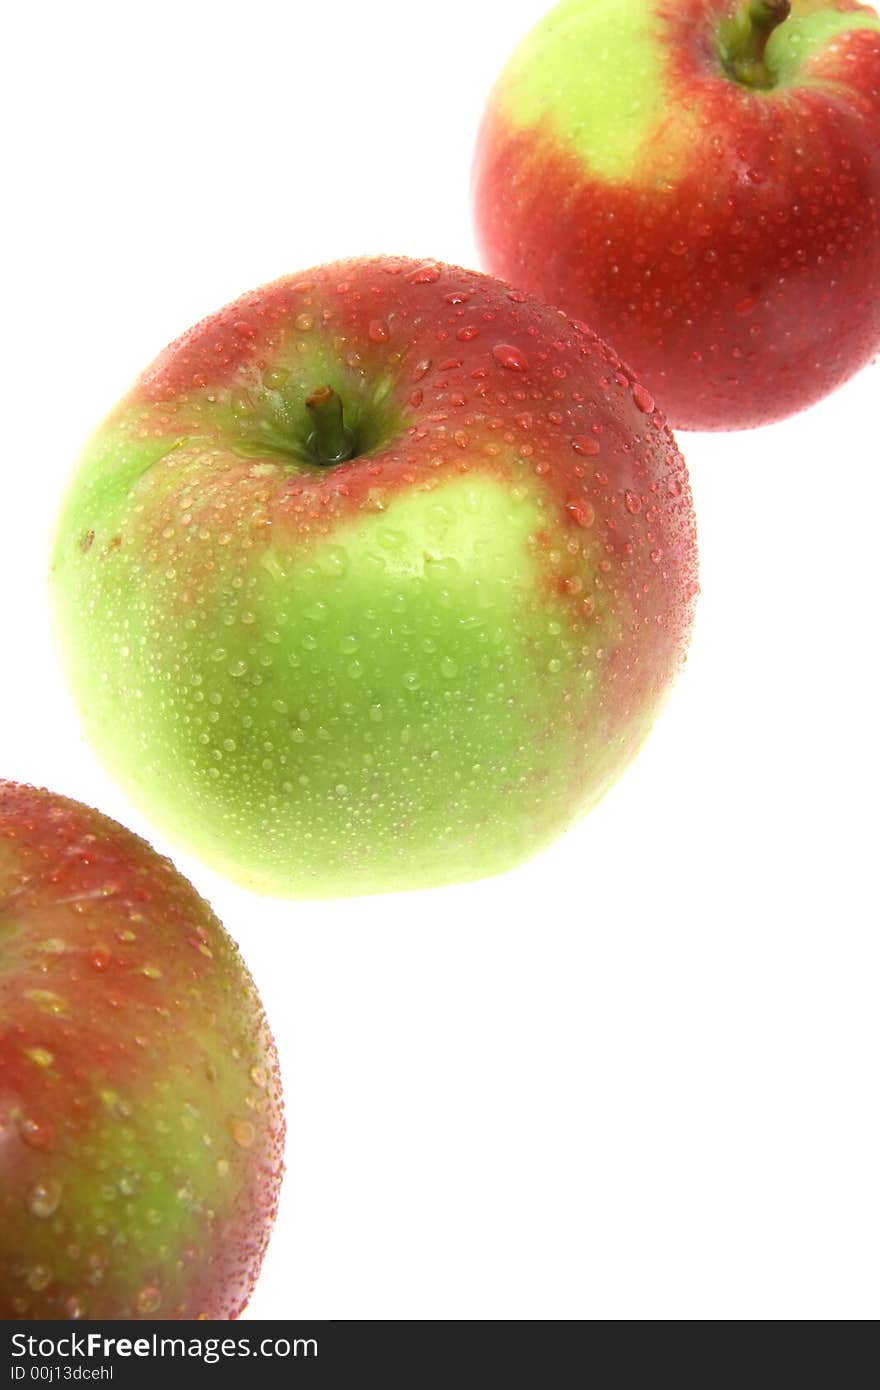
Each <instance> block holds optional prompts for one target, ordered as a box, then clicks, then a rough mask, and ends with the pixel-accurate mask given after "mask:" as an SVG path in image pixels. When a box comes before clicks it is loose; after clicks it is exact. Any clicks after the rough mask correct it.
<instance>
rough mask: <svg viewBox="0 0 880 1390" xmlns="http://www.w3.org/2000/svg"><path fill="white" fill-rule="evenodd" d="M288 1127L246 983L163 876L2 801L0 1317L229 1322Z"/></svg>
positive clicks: (227, 945) (99, 832)
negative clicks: (172, 1319) (284, 1122)
mask: <svg viewBox="0 0 880 1390" xmlns="http://www.w3.org/2000/svg"><path fill="white" fill-rule="evenodd" d="M282 1144H283V1122H282V1117H281V1089H280V1080H279V1075H278V1065H277V1060H276V1056H275V1048H274V1045H273V1043H272V1039H271V1036H270V1034H269V1030H268V1028H267V1025H266V1020H265V1018H264V1016H263V1010H262V1007H261V1005H260V1001H259V999H258V997H257V993H256V991H255V989H254V986H253V983H252V981H251V979H250V976H249V975H248V973H247V970H246V969H245V967H244V965H243V963H242V960H241V957H240V956H239V954H238V951H237V950H236V948H235V946H234V945H233V943H232V942H231V941H230V939H229V937H228V936H227V935H226V933H225V931H224V930H223V928H222V927H221V925H220V923H219V922H218V921H217V919H216V917H214V915H213V913H212V912H211V910H210V908H209V907H208V906H207V904H206V903H205V902H203V901H202V899H201V898H199V897H198V895H197V894H196V893H195V891H194V890H193V889H192V888H191V887H190V885H189V884H188V883H187V882H186V880H185V879H183V878H182V877H181V876H180V874H179V873H177V872H176V870H175V869H174V867H173V866H172V865H171V864H169V863H168V861H167V860H164V859H160V858H159V856H158V855H157V854H156V853H155V851H154V850H152V849H151V848H150V847H149V845H147V844H145V843H144V841H143V840H140V839H138V838H137V837H136V836H135V835H132V834H130V833H129V831H127V830H123V828H122V826H120V825H116V824H115V823H114V822H113V821H111V820H108V819H107V818H106V817H105V816H102V815H99V814H98V812H97V811H92V810H89V809H88V808H87V807H85V806H81V805H78V804H77V803H76V802H74V801H68V800H67V799H66V798H65V797H61V796H52V795H50V794H49V793H48V792H44V791H35V790H33V788H30V787H22V786H17V785H16V784H14V783H12V782H3V781H0V1318H33V1319H47V1318H148V1317H149V1318H175V1319H176V1318H205V1317H206V1318H233V1317H236V1316H237V1315H238V1313H239V1312H240V1311H241V1309H242V1308H243V1306H244V1305H245V1303H246V1302H247V1300H248V1297H249V1296H250V1293H251V1290H252V1288H253V1285H254V1282H255V1280H256V1277H257V1273H258V1271H259V1268H260V1263H261V1260H262V1258H263V1252H264V1250H265V1248H266V1243H267V1241H268V1238H269V1232H270V1229H271V1226H272V1222H273V1219H274V1216H275V1209H276V1204H277V1199H278V1189H279V1184H280V1180H281V1167H282Z"/></svg>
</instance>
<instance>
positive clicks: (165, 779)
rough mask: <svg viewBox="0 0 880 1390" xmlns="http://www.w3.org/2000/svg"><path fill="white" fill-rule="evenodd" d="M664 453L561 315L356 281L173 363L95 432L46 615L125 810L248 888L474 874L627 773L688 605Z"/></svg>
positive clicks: (682, 545)
mask: <svg viewBox="0 0 880 1390" xmlns="http://www.w3.org/2000/svg"><path fill="white" fill-rule="evenodd" d="M695 565H696V557H695V539H694V520H693V514H692V509H691V500H690V492H689V488H688V482H687V475H686V472H685V467H684V463H683V461H682V459H681V457H680V455H679V453H678V451H677V449H676V447H675V443H674V441H673V439H672V437H671V435H670V434H669V432H668V430H667V429H666V428H665V427H664V422H663V416H662V415H661V414H660V412H659V411H658V410H656V409H655V407H654V402H653V401H652V399H651V397H650V395H649V393H648V392H647V391H646V390H645V389H644V388H643V387H642V386H641V385H639V384H638V383H637V382H636V381H635V379H634V378H633V376H632V374H631V373H630V372H629V371H628V369H627V368H626V367H624V366H623V364H622V363H621V362H620V360H619V358H618V357H617V355H616V354H615V352H614V351H613V350H612V349H611V348H609V347H607V346H606V345H605V344H604V343H602V342H601V341H600V340H599V339H597V338H596V337H595V336H594V335H593V334H592V333H591V332H590V331H589V330H588V329H587V328H585V327H584V326H583V325H582V324H573V323H570V322H569V321H568V320H567V319H565V318H564V317H562V316H561V315H560V314H559V313H558V312H556V311H555V310H552V309H548V308H547V307H546V306H544V305H542V304H538V303H537V302H535V301H533V300H529V299H527V298H526V297H525V296H524V295H523V294H521V293H520V292H519V291H516V290H512V289H511V288H510V287H509V286H507V285H503V284H500V283H499V282H498V281H495V280H490V279H488V278H486V277H485V276H481V275H478V274H474V273H473V272H469V271H465V270H458V269H454V268H451V267H447V266H443V265H440V264H438V263H436V262H434V261H426V262H423V263H419V262H415V261H406V260H400V259H395V260H389V259H385V260H366V261H347V262H343V263H340V264H337V265H331V266H325V267H323V268H319V269H315V270H310V271H307V272H304V273H303V274H301V275H294V276H291V277H290V278H288V279H285V280H280V281H278V282H277V283H276V284H274V285H269V286H267V287H265V288H263V289H261V290H257V291H256V292H254V293H253V294H248V295H245V296H244V297H243V298H242V299H240V300H238V301H237V302H236V303H235V304H232V305H230V306H229V307H228V308H226V309H223V310H221V311H220V312H219V313H218V314H216V315H215V316H214V317H213V318H210V319H208V320H206V321H205V322H204V323H202V324H200V325H199V326H198V327H196V328H194V329H193V330H192V331H191V332H190V333H188V334H186V335H185V336H184V337H183V338H181V339H180V340H179V341H178V342H177V343H175V344H174V345H173V346H172V347H170V348H169V349H168V350H167V351H166V352H164V353H163V354H162V355H161V356H160V357H159V359H158V360H157V362H156V363H155V364H154V365H153V366H152V367H151V368H150V369H149V371H147V373H146V374H145V375H144V376H143V377H142V378H141V380H140V381H139V382H138V383H137V385H136V386H135V387H134V389H133V390H132V392H131V394H130V395H129V396H127V397H126V398H125V400H123V401H122V403H121V404H120V405H119V406H118V408H117V409H116V410H115V411H114V412H113V414H112V415H111V416H110V418H109V419H108V420H107V422H106V423H105V424H104V425H103V426H102V427H101V428H100V429H99V430H98V432H97V433H96V434H95V436H94V438H93V439H92V441H91V443H90V444H89V445H88V447H87V449H86V452H85V455H84V457H83V459H82V461H81V463H80V466H79V470H78V472H77V474H76V477H75V480H74V482H73V485H72V488H71V490H70V493H69V495H68V497H67V500H66V503H65V506H64V509H63V514H62V517H61V523H60V528H59V531H58V540H57V545H56V549H55V559H54V566H53V590H54V600H55V607H56V612H57V625H58V631H59V634H60V638H61V643H62V647H63V653H64V659H65V662H66V666H67V670H68V672H69V673H70V677H71V680H72V683H73V688H74V691H75V693H76V696H77V698H78V700H79V705H80V708H81V710H82V714H83V718H84V720H85V723H86V727H87V730H88V732H89V734H90V735H91V737H92V739H93V740H94V742H95V744H96V746H97V748H98V749H99V751H100V752H101V753H102V755H103V756H104V758H105V759H106V760H107V762H108V763H109V765H110V766H111V768H112V769H113V770H114V771H115V772H116V774H117V775H118V776H119V777H120V778H121V779H122V780H123V782H124V784H125V786H126V787H127V788H128V789H129V791H130V792H131V794H132V795H133V796H134V797H135V798H136V800H137V801H138V802H139V803H140V804H141V805H142V806H143V807H144V808H145V809H146V810H147V811H148V813H150V814H152V815H153V816H155V818H156V820H157V821H158V822H159V823H161V824H162V825H163V826H164V827H165V828H166V829H167V830H168V831H169V833H170V834H172V835H173V836H175V837H176V838H177V839H179V840H180V841H182V842H183V843H185V844H187V845H189V846H191V847H192V848H193V850H194V851H195V852H197V853H199V854H201V855H203V856H204V857H205V858H206V859H207V860H208V861H209V862H211V863H212V864H214V865H215V866H217V867H218V868H219V869H221V870H222V871H225V872H227V873H229V874H231V875H232V876H234V877H235V878H237V879H240V880H241V881H243V882H244V883H246V884H248V885H250V886H252V887H254V888H257V889H261V890H264V891H268V892H273V893H278V894H291V895H311V896H328V895H342V894H354V893H366V892H377V891H381V890H387V889H404V888H415V887H423V886H428V885H433V884H442V883H447V882H451V881H454V880H460V879H468V878H476V877H478V876H481V875H485V874H492V873H497V872H499V871H501V870H503V869H507V868H509V867H510V866H511V865H513V864H515V863H517V862H518V861H519V860H520V859H522V858H524V857H525V856H526V855H529V854H531V853H533V852H534V851H536V850H538V849H539V848H540V847H541V846H543V845H546V844H547V843H548V842H549V841H551V840H552V839H553V838H554V837H555V836H556V835H558V834H559V833H560V832H561V831H562V830H563V829H564V828H565V827H566V826H568V825H569V824H570V823H571V822H572V821H573V820H574V819H575V818H576V817H577V816H579V815H580V814H581V813H582V812H583V811H585V810H586V809H587V808H588V807H589V806H591V805H592V804H593V803H594V802H595V801H596V800H597V799H598V797H599V796H601V794H602V793H603V792H604V791H605V789H606V788H607V787H608V786H609V785H610V783H611V782H612V781H613V780H614V778H615V777H616V776H617V775H618V773H619V772H620V771H621V769H622V768H623V767H625V766H626V764H627V763H628V762H629V761H630V759H631V758H632V756H633V755H634V753H635V752H636V750H637V749H638V747H639V746H640V744H641V742H642V740H643V739H644V737H645V735H646V733H647V731H648V729H649V728H650V725H651V723H652V722H653V720H654V717H655V715H656V713H657V710H658V708H659V706H660V703H661V701H662V699H663V697H664V695H665V693H666V691H667V688H668V686H669V684H670V681H671V680H672V678H673V676H674V675H675V673H676V671H677V670H678V667H679V664H680V662H681V659H682V654H683V649H684V645H685V640H686V637H687V634H688V629H689V626H690V622H691V611H692V606H693V599H694V593H695V588H696V585H695Z"/></svg>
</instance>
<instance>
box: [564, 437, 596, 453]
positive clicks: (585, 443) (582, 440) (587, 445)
mask: <svg viewBox="0 0 880 1390" xmlns="http://www.w3.org/2000/svg"><path fill="white" fill-rule="evenodd" d="M571 447H572V448H573V449H574V451H575V453H576V454H584V455H586V456H587V457H593V456H594V455H596V454H598V452H599V441H598V439H593V438H591V436H590V435H588V434H576V435H575V436H574V438H573V439H572V441H571Z"/></svg>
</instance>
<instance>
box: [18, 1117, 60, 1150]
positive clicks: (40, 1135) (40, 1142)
mask: <svg viewBox="0 0 880 1390" xmlns="http://www.w3.org/2000/svg"><path fill="white" fill-rule="evenodd" d="M18 1132H19V1135H20V1136H21V1139H22V1142H23V1143H25V1144H27V1146H28V1148H29V1149H39V1150H44V1149H51V1147H52V1144H53V1142H54V1139H55V1134H54V1131H53V1129H52V1126H51V1125H49V1124H46V1123H45V1122H44V1121H41V1120H34V1119H32V1118H31V1117H30V1116H22V1118H21V1119H20V1120H19V1121H18Z"/></svg>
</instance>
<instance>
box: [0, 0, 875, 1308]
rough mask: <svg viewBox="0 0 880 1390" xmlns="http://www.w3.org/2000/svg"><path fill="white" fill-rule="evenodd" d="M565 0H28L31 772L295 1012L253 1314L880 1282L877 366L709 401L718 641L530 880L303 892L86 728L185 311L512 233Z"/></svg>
mask: <svg viewBox="0 0 880 1390" xmlns="http://www.w3.org/2000/svg"><path fill="white" fill-rule="evenodd" d="M543 8H544V6H543V4H542V3H541V0H505V3H504V4H503V5H502V4H500V3H496V4H492V5H487V4H483V5H481V4H479V3H475V0H444V3H443V4H442V5H430V6H419V5H416V4H413V3H411V2H410V3H391V0H373V3H370V4H362V3H354V2H350V3H344V4H339V3H337V4H329V3H327V4H311V3H308V4H305V3H302V2H301V0H284V3H269V2H268V0H248V4H247V5H241V6H239V5H235V6H231V5H230V6H224V5H222V4H219V3H216V2H215V3H211V4H204V5H202V4H193V3H183V0H176V3H172V4H167V3H158V2H157V0H153V2H152V3H151V4H150V5H142V6H135V5H134V4H123V5H120V4H118V3H113V4H95V3H88V0H83V3H80V4H77V5H67V4H49V5H48V6H46V5H43V6H33V5H17V6H15V7H14V8H13V10H12V12H11V13H10V15H9V16H8V17H7V20H6V21H5V24H6V33H5V39H6V50H7V63H8V73H7V76H6V78H5V79H4V87H5V92H4V97H3V100H4V104H6V103H8V108H9V109H8V111H6V112H4V113H3V127H4V130H5V132H6V134H7V137H11V142H12V143H11V155H10V156H7V168H6V180H5V181H6V185H7V189H10V185H11V186H12V187H11V192H12V195H13V196H12V199H11V202H10V203H9V205H8V207H7V212H6V214H5V228H4V230H5V232H6V233H7V234H8V236H9V244H8V249H7V251H6V255H5V258H4V263H3V265H4V279H5V285H4V289H3V300H2V315H3V318H2V332H0V344H2V353H3V358H4V363H3V376H2V381H3V407H2V412H3V421H4V429H3V437H4V444H3V462H2V480H0V528H2V531H0V536H2V539H0V615H2V642H0V669H2V679H0V773H2V774H3V775H5V776H7V777H11V778H15V779H19V780H22V781H31V782H36V783H41V784H44V785H48V786H49V787H51V788H53V789H55V790H57V791H61V792H65V793H67V794H69V795H71V796H75V797H78V798H80V799H81V800H84V801H87V802H90V803H92V804H96V805H97V806H99V807H100V808H102V809H103V810H104V811H106V812H108V813H109V814H111V815H113V816H115V817H116V818H117V819H119V820H122V821H124V822H125V823H126V824H128V825H130V826H132V827H133V828H134V829H136V830H138V831H140V832H141V833H142V834H145V835H146V836H147V837H148V838H149V839H151V840H152V842H153V843H154V844H156V845H157V847H159V848H160V849H161V850H163V851H165V852H169V853H172V854H173V857H174V858H175V860H176V862H177V863H178V864H179V865H180V867H181V868H182V870H183V871H184V873H186V874H187V875H188V876H189V877H190V878H191V879H192V880H193V882H194V883H195V884H196V885H197V886H198V888H199V889H200V890H201V891H202V892H203V893H204V894H205V895H206V896H207V897H208V898H209V899H210V901H211V902H212V903H213V905H214V907H215V908H216V910H217V912H218V914H219V915H220V917H221V918H222V919H223V920H224V922H225V923H226V925H227V927H228V928H229V930H230V931H231V932H232V934H233V935H234V936H235V937H236V938H237V940H238V941H239V942H240V943H241V945H242V948H243V950H244V953H245V956H246V959H247V961H248V963H249V965H250V967H251V969H252V971H253V973H254V975H255V977H256V980H257V983H258V984H259V986H260V988H261V990H262V993H263V997H264V1000H265V1003H266V1007H267V1010H268V1012H269V1016H270V1018H271V1020H272V1022H273V1024H274V1029H275V1034H276V1037H277V1041H278V1045H279V1050H280V1054H281V1059H282V1065H283V1070H284V1077H285V1082H286V1090H287V1113H288V1122H289V1146H288V1175H287V1180H286V1186H285V1189H284V1198H283V1204H282V1211H281V1216H280V1219H279V1222H278V1226H277V1228H276V1232H275V1236H274V1239H273V1243H272V1247H271V1250H270V1253H269V1255H268V1257H267V1260H266V1263H265V1266H264V1270H263V1276H262V1279H261V1281H260V1285H259V1288H258V1290H257V1293H256V1294H255V1296H254V1299H253V1302H252V1305H251V1310H250V1312H251V1315H252V1316H262V1317H270V1318H290V1317H305V1316H316V1317H325V1318H326V1317H334V1318H345V1317H363V1318H394V1317H400V1318H414V1317H427V1318H433V1319H447V1318H454V1317H464V1318H503V1319H508V1318H589V1319H598V1318H616V1319H635V1318H661V1319H666V1318H674V1319H685V1318H719V1317H720V1318H727V1319H739V1318H746V1317H758V1318H867V1317H875V1316H876V1315H877V1312H878V1297H877V1294H878V1287H877V1249H878V1237H880V1213H878V1192H880V1187H878V1182H877V1172H878V1121H877V1060H878V1028H877V992H878V964H880V950H878V941H877V915H876V881H877V865H876V855H875V841H876V803H875V788H876V785H877V774H878V740H877V734H876V726H877V687H876V667H875V663H876V633H877V584H876V570H877V553H878V524H880V482H878V477H880V474H878V466H877V465H878V445H877V431H876V424H875V422H876V419H877V395H878V390H880V368H878V367H877V366H874V367H872V368H870V369H868V370H867V371H865V372H863V373H862V374H861V376H860V377H859V378H857V379H856V380H855V381H853V382H852V383H851V384H850V385H848V386H847V387H846V388H844V389H843V390H842V391H840V392H839V393H838V394H837V395H836V396H835V397H834V398H833V399H830V400H828V401H826V402H824V403H822V404H821V405H819V406H817V407H816V408H814V409H813V410H812V411H810V412H809V413H807V414H805V415H802V416H801V417H799V418H796V419H793V420H791V421H789V422H787V423H784V424H782V425H778V426H775V427H772V428H769V429H765V430H762V431H760V432H754V433H749V434H739V435H727V436H709V435H704V436H699V435H691V436H683V437H682V440H681V442H682V446H683V448H684V451H685V453H686V456H687V458H688V461H689V464H690V468H691V475H692V482H693V488H694V494H695V499H696V504H697V508H698V520H699V525H700V540H701V551H702V587H703V593H702V599H701V602H700V607H699V613H698V624H697V629H696V633H695V637H694V642H693V647H692V655H691V660H690V663H689V667H688V670H687V672H686V674H685V676H684V677H683V678H682V679H681V681H680V683H679V685H678V687H677V689H676V691H675V694H674V697H673V699H672V701H671V703H670V705H669V707H668V709H667V712H666V713H665V715H664V717H663V718H662V719H661V721H660V723H659V724H658V726H657V728H656V730H655V732H654V734H653V737H652V739H651V741H650V742H649V745H648V747H647V748H646V750H645V751H644V753H643V754H642V756H641V757H640V759H639V761H638V763H637V765H636V766H634V767H633V768H632V769H631V770H630V771H629V772H628V773H627V774H626V776H625V777H624V778H623V779H622V781H621V782H620V783H619V785H618V786H617V787H616V788H615V790H614V791H613V792H612V793H611V794H610V795H609V796H608V798H607V800H606V801H605V802H604V803H603V805H602V806H601V807H600V808H599V809H598V810H597V811H596V812H595V813H594V814H593V815H592V817H591V818H590V819H589V820H587V821H586V822H584V823H583V824H582V825H581V826H580V827H579V828H577V829H576V830H575V831H573V832H572V833H571V834H570V835H569V836H568V837H567V838H566V839H565V840H564V841H563V842H561V843H560V844H558V845H557V846H556V847H555V848H554V849H552V850H551V851H550V852H549V853H546V854H544V855H543V857H541V858H539V859H538V860H536V861H534V862H532V863H531V864H529V865H527V866H526V867H525V868H523V869H521V870H519V871H518V872H516V873H514V874H511V875H510V876H508V877H507V878H505V879H498V880H495V881H491V882H486V883H482V884H478V885H476V886H470V887H463V888H452V889H448V890H444V891H439V892H433V893H425V894H420V895H412V896H398V897H390V898H375V899H369V900H361V901H347V902H340V903H325V904H318V905H315V904H309V903H301V904H297V903H285V902H278V901H272V900H260V899H258V898H255V897H253V896H251V895H249V894H248V893H246V892H244V891H243V890H240V889H238V888H236V887H234V886H230V885H229V884H228V883H226V882H224V881H223V880H221V879H220V878H218V877H217V876H215V875H214V874H212V873H211V872H209V871H208V870H206V869H205V868H203V867H202V866H200V865H199V864H198V863H197V862H196V861H195V860H193V859H191V858H188V857H187V856H186V855H185V854H182V853H180V852H178V851H176V850H174V848H173V847H172V846H170V845H168V844H167V843H166V842H165V841H164V840H163V839H162V837H161V835H160V834H159V833H158V832H157V831H155V830H154V829H153V828H152V827H151V826H150V825H149V824H148V823H147V822H145V821H144V820H143V819H142V818H141V817H139V816H138V815H137V814H136V813H135V812H134V811H133V809H132V808H131V807H130V806H129V804H128V803H127V801H126V799H125V798H124V796H123V795H122V794H121V792H120V791H119V790H118V789H117V788H116V787H115V786H114V785H113V784H112V783H111V782H110V781H109V779H108V778H107V777H106V775H105V774H104V773H103V771H102V770H101V768H100V767H99V766H98V764H97V762H96V760H95V758H94V757H93V755H92V753H91V752H90V750H89V748H88V747H87V746H86V744H85V743H84V742H83V740H82V737H81V735H80V733H79V729H78V725H77V720H76V716H75V714H74V712H73V710H72V708H71V705H70V704H69V701H68V697H67V695H66V692H65V690H64V688H63V686H62V684H61V679H60V676H59V671H58V668H57V666H56V662H55V658H54V655H53V651H52V645H51V639H50V633H49V629H48V622H47V605H46V593H45V571H46V554H47V541H48V535H49V531H50V527H51V523H52V518H53V514H54V512H55V509H56V506H57V502H58V497H59V493H60V490H61V488H62V487H63V485H64V483H65V480H66V478H67V477H68V475H69V472H70V469H71V466H72V463H73V460H74V458H75V455H76V453H77V450H78V448H79V446H80V444H81V442H82V439H83V437H84V435H85V434H86V433H87V432H88V431H89V429H90V428H91V427H92V426H93V425H94V424H95V423H97V421H98V420H99V419H100V418H101V417H102V415H103V414H104V413H105V412H106V410H107V409H108V408H109V407H110V406H111V405H112V404H113V402H114V401H115V400H116V398H117V397H118V396H119V395H120V394H121V393H122V392H123V390H124V389H125V388H126V387H127V386H128V384H129V382H130V381H131V379H132V378H133V377H134V376H135V375H136V374H137V373H138V372H139V371H140V370H141V368H143V367H144V366H145V365H146V364H147V363H148V362H149V361H150V360H151V359H152V357H153V356H154V355H155V353H156V352H157V351H158V349H159V348H161V347H162V346H163V345H164V344H165V343H166V342H167V341H168V340H169V339H170V338H172V337H174V336H176V335H177V334H178V333H179V332H180V331H182V330H183V329H184V328H186V327H188V326H189V324H190V323H192V322H194V321H195V320H197V319H199V318H200V317H202V316H203V315H204V314H206V313H208V312H210V311H212V310H213V309H215V308H218V307H219V306H220V305H221V304H223V303H224V302H225V301H226V300H228V299H230V298H232V297H233V296H234V295H236V294H238V293H239V292H241V291H243V290H245V289H249V288H251V287H253V286H255V285H257V284H259V283H260V282H262V281H265V280H267V279H270V278H273V277H275V276H277V275H279V274H282V273H285V272H289V271H294V270H298V269H302V268H305V267H307V266H309V265H311V264H315V263H317V262H320V261H325V260H330V259H333V258H335V257H337V256H342V255H352V254H359V253H366V252H381V251H388V252H392V253H405V254H411V255H415V256H422V257H424V256H436V257H440V258H443V259H446V260H451V261H457V262H460V263H465V264H474V263H475V259H476V257H475V251H474V247H473V242H472V238H471V227H470V211H469V202H468V175H469V163H470V157H471V150H472V144H473V137H474V133H475V127H476V123H477V120H478V117H479V114H480V111H481V108H482V105H483V102H484V99H485V95H486V92H487V90H488V87H489V84H490V82H491V80H492V78H493V77H494V75H495V73H496V71H497V69H498V68H499V66H500V65H501V63H502V61H503V59H504V58H505V56H506V54H507V53H508V51H509V50H510V49H511V48H512V47H513V45H514V44H515V43H516V42H517V41H518V39H519V37H520V36H521V35H522V33H524V32H525V30H526V29H527V28H528V27H529V26H530V24H531V23H532V22H533V20H534V19H535V18H536V17H537V16H538V15H539V14H540V13H541V12H542V10H543Z"/></svg>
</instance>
